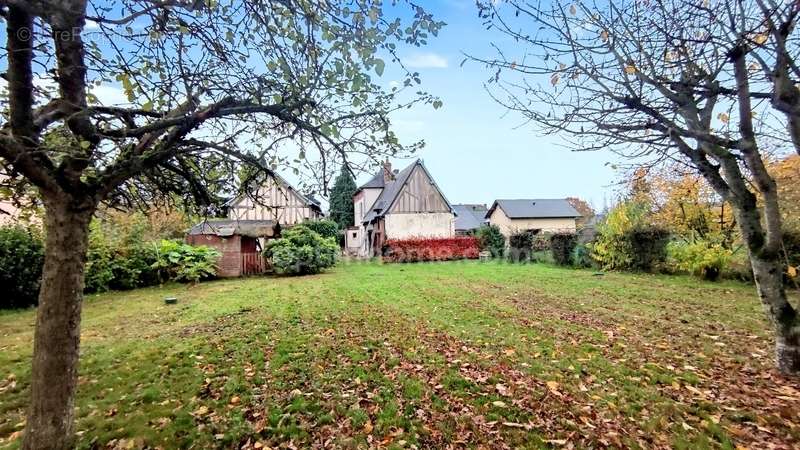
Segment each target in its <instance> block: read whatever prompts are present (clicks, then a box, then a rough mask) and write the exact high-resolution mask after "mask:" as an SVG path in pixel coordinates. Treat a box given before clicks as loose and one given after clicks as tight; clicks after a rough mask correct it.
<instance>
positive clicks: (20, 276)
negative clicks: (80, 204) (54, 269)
mask: <svg viewBox="0 0 800 450" xmlns="http://www.w3.org/2000/svg"><path fill="white" fill-rule="evenodd" d="M43 265H44V245H43V244H42V240H41V238H40V237H39V236H38V234H37V233H36V231H34V230H26V229H24V228H22V227H19V226H10V227H2V228H0V286H3V291H4V292H3V295H0V299H2V300H0V308H25V307H28V306H33V305H35V304H36V303H37V301H38V297H39V284H40V282H41V278H42V266H43Z"/></svg>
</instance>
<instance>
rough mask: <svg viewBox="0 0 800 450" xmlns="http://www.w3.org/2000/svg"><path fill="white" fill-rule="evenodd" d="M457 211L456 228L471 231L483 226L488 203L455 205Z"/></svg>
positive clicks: (454, 208) (454, 209)
mask: <svg viewBox="0 0 800 450" xmlns="http://www.w3.org/2000/svg"><path fill="white" fill-rule="evenodd" d="M453 211H454V212H455V213H456V230H457V231H469V230H475V229H478V228H480V227H481V225H483V223H484V221H485V217H486V212H487V209H486V205H479V204H471V205H453Z"/></svg>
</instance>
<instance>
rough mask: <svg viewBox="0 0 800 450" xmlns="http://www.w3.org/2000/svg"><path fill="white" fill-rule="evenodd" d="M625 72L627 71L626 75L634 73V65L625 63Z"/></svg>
mask: <svg viewBox="0 0 800 450" xmlns="http://www.w3.org/2000/svg"><path fill="white" fill-rule="evenodd" d="M625 73H627V74H628V75H633V74H635V73H636V66H634V65H632V64H626V65H625Z"/></svg>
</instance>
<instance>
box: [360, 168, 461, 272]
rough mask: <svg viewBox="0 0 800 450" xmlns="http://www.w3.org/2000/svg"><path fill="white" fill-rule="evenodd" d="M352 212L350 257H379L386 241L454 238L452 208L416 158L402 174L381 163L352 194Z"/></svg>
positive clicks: (453, 214)
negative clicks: (381, 165)
mask: <svg viewBox="0 0 800 450" xmlns="http://www.w3.org/2000/svg"><path fill="white" fill-rule="evenodd" d="M353 209H354V219H355V226H353V227H350V228H348V229H347V231H346V235H345V236H346V239H345V245H346V250H347V252H348V253H349V254H352V255H356V256H361V257H371V256H378V255H380V252H381V248H382V247H383V244H384V243H385V242H386V241H387V240H388V239H405V238H412V237H452V236H454V235H455V213H454V211H453V207H452V206H451V205H450V203H449V202H448V201H447V198H445V196H444V194H442V192H441V190H440V189H439V187H438V186H437V185H436V182H435V181H434V180H433V177H432V176H431V174H430V172H428V170H427V169H426V168H425V165H424V164H423V163H422V160H419V159H418V160H416V161H415V162H414V163H412V164H411V165H409V166H408V167H406V168H405V169H403V170H401V171H393V170H392V167H391V164H389V163H388V162H386V163H384V166H383V168H382V169H381V170H380V171H379V172H378V173H376V174H375V175H374V176H373V177H372V178H371V179H370V180H369V181H367V182H366V183H365V184H363V185H362V186H361V187H359V188H358V190H357V191H356V193H355V194H354V195H353Z"/></svg>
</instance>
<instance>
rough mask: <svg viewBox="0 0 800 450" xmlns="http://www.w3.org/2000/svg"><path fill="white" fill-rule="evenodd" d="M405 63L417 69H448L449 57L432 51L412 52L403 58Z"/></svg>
mask: <svg viewBox="0 0 800 450" xmlns="http://www.w3.org/2000/svg"><path fill="white" fill-rule="evenodd" d="M403 64H405V65H406V66H408V67H412V68H415V69H446V68H447V59H446V58H445V57H444V56H442V55H439V54H436V53H432V52H425V53H412V54H411V55H409V56H407V57H405V58H403Z"/></svg>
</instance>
